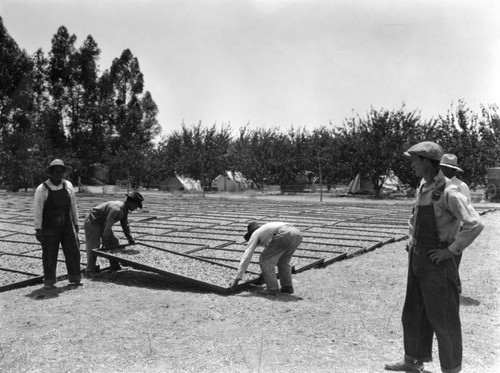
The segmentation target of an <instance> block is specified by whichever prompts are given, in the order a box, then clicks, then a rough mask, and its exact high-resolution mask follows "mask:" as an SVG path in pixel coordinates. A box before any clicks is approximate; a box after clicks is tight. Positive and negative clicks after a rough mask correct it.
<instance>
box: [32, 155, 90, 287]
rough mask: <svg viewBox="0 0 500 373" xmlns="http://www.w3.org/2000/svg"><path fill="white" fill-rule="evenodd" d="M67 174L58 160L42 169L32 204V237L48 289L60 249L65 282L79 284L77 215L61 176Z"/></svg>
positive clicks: (69, 188)
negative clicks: (38, 248)
mask: <svg viewBox="0 0 500 373" xmlns="http://www.w3.org/2000/svg"><path fill="white" fill-rule="evenodd" d="M69 172H71V167H69V166H66V165H65V164H64V162H63V161H62V160H61V159H55V160H53V161H52V162H51V163H50V165H49V166H48V167H47V168H46V169H45V173H46V174H47V175H48V176H49V178H48V179H47V180H45V181H44V182H43V183H42V184H40V185H39V186H38V188H37V189H36V191H35V199H34V203H33V211H34V221H35V232H36V233H35V235H36V239H37V240H38V241H39V242H40V243H41V244H42V262H43V283H44V288H45V289H48V290H49V289H52V288H54V286H55V283H56V268H57V257H58V254H59V245H61V246H62V249H63V253H64V258H65V261H66V268H67V270H68V278H69V282H70V283H72V284H74V285H77V286H78V285H80V283H81V273H80V245H79V242H78V212H77V208H76V197H75V191H74V189H73V185H72V184H71V182H70V181H68V180H65V179H64V176H65V175H66V174H68V173H69Z"/></svg>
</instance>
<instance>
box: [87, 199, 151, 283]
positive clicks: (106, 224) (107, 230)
mask: <svg viewBox="0 0 500 373" xmlns="http://www.w3.org/2000/svg"><path fill="white" fill-rule="evenodd" d="M125 196H126V197H127V198H126V199H125V201H109V202H104V203H101V204H100V205H97V206H95V207H93V208H92V209H91V210H90V213H89V214H88V216H87V218H86V219H85V224H84V228H85V245H86V250H87V268H86V270H85V273H86V274H88V275H92V274H94V273H95V272H96V259H97V258H96V255H95V254H94V253H93V252H92V250H93V249H97V248H99V245H100V244H101V242H102V245H103V246H104V247H114V246H118V245H119V241H118V238H117V237H116V236H115V235H114V233H113V230H112V228H113V225H114V224H115V223H117V222H120V224H121V226H122V229H123V233H124V234H125V237H127V239H128V242H129V243H130V244H134V243H135V241H134V239H133V238H132V235H131V234H130V226H129V224H128V214H129V212H132V211H134V210H136V209H137V208H140V209H142V202H143V201H144V198H143V197H142V195H141V194H140V193H139V192H135V191H134V192H132V193H131V194H125ZM110 264H111V270H119V269H121V267H120V264H119V263H118V262H116V261H110Z"/></svg>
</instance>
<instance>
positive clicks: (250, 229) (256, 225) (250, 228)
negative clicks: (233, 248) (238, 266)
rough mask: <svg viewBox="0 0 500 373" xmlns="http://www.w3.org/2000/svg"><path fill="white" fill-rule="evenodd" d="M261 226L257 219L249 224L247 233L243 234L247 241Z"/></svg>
mask: <svg viewBox="0 0 500 373" xmlns="http://www.w3.org/2000/svg"><path fill="white" fill-rule="evenodd" d="M259 228H260V224H259V223H257V222H256V221H252V222H251V223H250V224H248V227H247V233H246V234H245V235H244V236H243V238H244V239H245V241H248V240H249V239H250V237H252V234H253V232H255V231H256V230H257V229H259Z"/></svg>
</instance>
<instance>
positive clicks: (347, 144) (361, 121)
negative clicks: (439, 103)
mask: <svg viewBox="0 0 500 373" xmlns="http://www.w3.org/2000/svg"><path fill="white" fill-rule="evenodd" d="M420 125H421V121H420V113H419V112H417V111H407V110H406V108H405V106H404V104H403V106H402V107H401V108H400V109H398V110H392V111H389V110H384V109H381V110H379V111H377V110H375V109H373V108H371V110H370V111H369V112H368V114H367V116H366V118H361V117H360V116H359V115H358V116H357V117H356V118H351V119H349V120H347V121H346V122H344V127H343V128H341V129H340V130H338V131H336V136H337V138H338V141H337V145H338V146H339V147H340V151H341V154H342V155H343V156H344V157H345V158H344V159H343V162H345V163H347V164H348V165H350V169H351V173H350V178H351V179H352V178H353V177H355V176H356V174H360V175H361V177H363V178H368V179H370V180H371V181H372V183H373V185H374V189H375V193H376V194H379V193H380V189H381V187H382V185H383V183H384V181H385V178H386V176H387V175H388V174H389V173H390V171H391V170H392V171H393V172H394V173H395V174H396V175H397V176H398V177H399V178H400V179H402V181H410V182H412V181H413V180H411V179H410V180H408V179H409V176H410V175H409V173H406V172H404V171H405V170H410V165H409V163H408V162H407V161H405V160H404V158H403V152H404V151H405V150H406V149H407V148H408V147H409V143H410V142H413V141H412V140H411V139H413V138H418V137H419V136H420V135H421V132H422V130H421V129H419V126H420ZM345 166H346V165H345V164H344V165H343V169H344V170H348V169H349V167H345ZM410 171H411V170H410ZM343 176H347V175H343ZM405 179H406V180H405ZM413 182H414V181H413Z"/></svg>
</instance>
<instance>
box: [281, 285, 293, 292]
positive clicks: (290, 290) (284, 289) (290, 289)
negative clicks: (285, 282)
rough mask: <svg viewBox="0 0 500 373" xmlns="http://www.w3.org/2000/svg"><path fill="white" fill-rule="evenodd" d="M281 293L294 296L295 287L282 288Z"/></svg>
mask: <svg viewBox="0 0 500 373" xmlns="http://www.w3.org/2000/svg"><path fill="white" fill-rule="evenodd" d="M281 292H282V293H284V294H293V286H282V287H281Z"/></svg>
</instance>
